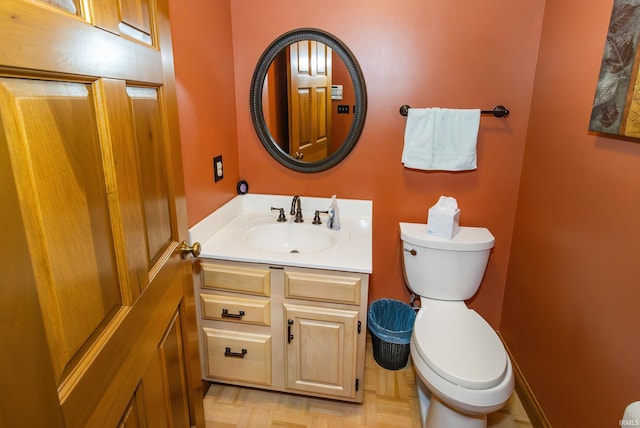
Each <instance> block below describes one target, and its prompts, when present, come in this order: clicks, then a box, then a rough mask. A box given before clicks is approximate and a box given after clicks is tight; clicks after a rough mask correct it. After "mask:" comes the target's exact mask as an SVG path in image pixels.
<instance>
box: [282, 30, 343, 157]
mask: <svg viewBox="0 0 640 428" xmlns="http://www.w3.org/2000/svg"><path fill="white" fill-rule="evenodd" d="M289 64H290V67H289V73H288V78H289V128H290V129H289V138H290V140H289V154H290V155H291V156H293V157H295V158H296V159H301V160H304V161H309V162H313V161H318V160H322V159H324V158H325V157H327V147H328V146H329V145H330V137H331V67H332V66H331V48H330V47H328V46H327V45H325V44H324V43H320V42H316V41H314V40H303V41H300V42H296V43H293V44H291V45H290V46H289Z"/></svg>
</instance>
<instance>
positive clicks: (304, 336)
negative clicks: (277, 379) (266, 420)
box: [284, 304, 358, 398]
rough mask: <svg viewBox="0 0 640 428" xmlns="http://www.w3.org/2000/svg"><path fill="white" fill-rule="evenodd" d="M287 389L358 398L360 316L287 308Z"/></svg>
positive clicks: (288, 305) (352, 313)
mask: <svg viewBox="0 0 640 428" xmlns="http://www.w3.org/2000/svg"><path fill="white" fill-rule="evenodd" d="M284 316H285V320H287V322H286V324H287V325H286V326H285V329H286V331H285V335H286V336H285V337H286V338H287V343H286V347H287V350H286V353H285V355H286V373H287V375H286V377H287V378H286V387H287V388H288V389H293V390H297V391H306V392H311V393H318V394H326V395H332V396H336V397H343V398H347V397H350V398H352V397H354V396H355V392H356V377H355V376H356V355H357V352H356V351H357V337H358V312H357V311H349V310H341V309H330V308H320V307H313V306H298V305H291V304H284Z"/></svg>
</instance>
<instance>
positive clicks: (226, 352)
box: [224, 348, 247, 358]
mask: <svg viewBox="0 0 640 428" xmlns="http://www.w3.org/2000/svg"><path fill="white" fill-rule="evenodd" d="M245 355H247V350H246V349H244V348H243V349H242V352H231V348H224V356H225V357H231V358H244V356H245Z"/></svg>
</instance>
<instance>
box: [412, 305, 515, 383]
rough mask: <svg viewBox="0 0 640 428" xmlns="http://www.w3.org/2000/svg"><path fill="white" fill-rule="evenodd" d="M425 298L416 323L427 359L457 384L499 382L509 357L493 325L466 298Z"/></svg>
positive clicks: (419, 344)
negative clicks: (470, 306) (466, 301)
mask: <svg viewBox="0 0 640 428" xmlns="http://www.w3.org/2000/svg"><path fill="white" fill-rule="evenodd" d="M425 300H427V299H423V307H422V309H421V310H420V311H419V312H418V315H417V317H416V321H415V324H414V327H413V328H414V331H413V336H414V337H413V339H414V343H413V345H414V346H415V348H416V350H417V351H418V353H419V354H420V356H421V357H422V358H423V359H424V361H425V363H426V364H428V365H429V367H430V368H431V369H432V370H433V371H434V372H436V373H437V374H438V375H440V376H442V377H443V378H444V379H446V380H448V381H449V382H452V383H454V384H456V385H461V386H463V387H466V388H470V389H488V388H492V387H494V386H496V385H498V384H499V383H500V382H501V381H502V380H503V379H504V377H505V372H506V369H507V358H508V357H507V354H506V352H505V349H504V346H503V345H502V341H501V340H500V338H499V337H498V335H497V334H496V332H495V331H494V330H493V328H491V326H490V325H489V324H488V323H487V322H486V321H485V320H484V319H483V318H482V317H481V316H480V315H478V313H477V312H476V311H474V310H472V309H469V308H467V306H466V305H465V304H464V302H451V301H433V300H432V301H428V302H425Z"/></svg>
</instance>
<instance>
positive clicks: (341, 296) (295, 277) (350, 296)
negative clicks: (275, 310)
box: [284, 271, 362, 305]
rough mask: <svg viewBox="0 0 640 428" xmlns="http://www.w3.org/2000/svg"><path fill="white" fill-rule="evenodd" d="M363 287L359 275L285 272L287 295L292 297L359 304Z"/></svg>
mask: <svg viewBox="0 0 640 428" xmlns="http://www.w3.org/2000/svg"><path fill="white" fill-rule="evenodd" d="M361 287H362V280H361V278H360V277H359V276H350V275H333V274H332V275H325V274H318V273H307V272H295V271H286V272H285V274H284V288H285V291H284V292H285V297H287V298H290V299H305V300H316V301H321V302H335V303H347V304H352V305H359V304H360V290H361Z"/></svg>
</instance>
